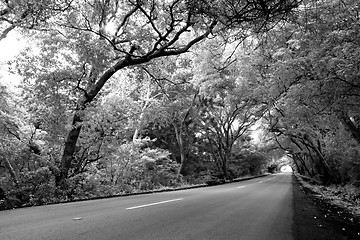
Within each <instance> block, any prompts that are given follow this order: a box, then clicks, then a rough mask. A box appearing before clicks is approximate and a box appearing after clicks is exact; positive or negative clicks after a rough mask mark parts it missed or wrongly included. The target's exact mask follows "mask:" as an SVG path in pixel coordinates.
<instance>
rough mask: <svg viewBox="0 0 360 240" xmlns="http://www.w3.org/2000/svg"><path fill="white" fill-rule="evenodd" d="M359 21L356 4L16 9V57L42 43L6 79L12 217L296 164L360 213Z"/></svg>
mask: <svg viewBox="0 0 360 240" xmlns="http://www.w3.org/2000/svg"><path fill="white" fill-rule="evenodd" d="M359 11H360V6H359V4H358V3H357V1H355V0H345V1H335V0H334V1H332V0H331V1H297V0H292V1H284V0H270V1H262V0H259V1H251V2H250V1H237V0H234V1H221V0H220V1H215V2H214V3H213V4H211V5H209V4H208V3H207V1H202V0H199V1H197V0H196V1H185V0H171V1H161V0H149V1H148V0H146V1H138V0H126V1H118V0H88V1H77V0H59V1H48V0H41V1H29V0H27V1H5V0H1V1H0V43H1V41H4V40H6V39H8V38H11V37H12V34H13V35H14V36H21V38H22V39H24V41H25V42H27V44H25V46H24V49H23V50H22V51H21V52H20V53H19V54H18V55H17V56H16V57H14V58H13V59H12V60H11V61H6V62H1V64H2V65H1V66H0V67H1V68H2V69H6V70H8V71H10V73H9V74H8V75H6V76H5V75H4V76H0V134H1V138H0V209H7V208H14V207H20V206H31V205H42V204H49V203H56V202H61V201H71V200H76V199H90V198H95V197H104V196H112V195H119V194H127V193H134V192H141V191H151V190H155V189H162V188H178V187H180V186H188V185H195V184H204V183H205V184H206V183H208V184H213V183H218V182H222V181H225V180H231V179H235V178H239V177H242V176H250V175H258V174H262V173H264V172H265V171H269V172H276V171H279V169H280V168H281V167H282V166H284V165H289V164H290V165H291V166H292V167H293V169H295V170H296V171H297V172H299V173H300V174H301V175H304V176H307V177H310V178H312V179H315V180H316V181H317V182H318V183H319V184H321V185H326V186H330V185H331V186H336V188H337V189H344V190H346V189H351V198H352V201H354V202H359V199H360V192H359V187H360V162H359V156H360V153H359V150H360V148H359V144H360V128H359V125H360V115H359V113H360V111H359V110H360V109H359V103H360V101H359V96H360V83H359V80H358V79H359V75H360V72H359V71H360V70H359V67H358V66H359V65H360V64H359V59H358V55H359V53H360V42H359V41H360V17H359ZM15 75H16V76H17V77H18V78H20V79H21V80H20V82H19V83H17V84H16V85H15V84H12V85H11V84H10V85H9V84H5V80H6V82H7V83H8V82H11V79H10V80H9V78H11V77H12V76H15ZM339 191H340V190H339Z"/></svg>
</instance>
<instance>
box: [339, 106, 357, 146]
mask: <svg viewBox="0 0 360 240" xmlns="http://www.w3.org/2000/svg"><path fill="white" fill-rule="evenodd" d="M337 116H338V118H339V119H340V122H341V123H342V124H343V126H344V127H345V130H346V131H348V132H349V133H350V134H351V136H352V137H353V138H354V139H355V140H356V141H357V142H358V143H359V144H360V128H359V127H357V126H356V125H355V124H354V122H353V121H351V118H350V117H349V114H348V113H346V112H344V111H340V112H338V114H337Z"/></svg>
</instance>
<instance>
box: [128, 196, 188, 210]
mask: <svg viewBox="0 0 360 240" xmlns="http://www.w3.org/2000/svg"><path fill="white" fill-rule="evenodd" d="M181 200H183V198H177V199H171V200H166V201H162V202H155V203H149V204H144V205H139V206H135V207H129V208H126V210H132V209H137V208H143V207H149V206H154V205H159V204H163V203H169V202H175V201H181Z"/></svg>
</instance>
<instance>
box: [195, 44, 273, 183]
mask: <svg viewBox="0 0 360 240" xmlns="http://www.w3.org/2000/svg"><path fill="white" fill-rule="evenodd" d="M251 50H252V49H248V51H249V52H250V51H251ZM240 51H241V50H240ZM242 51H243V52H246V50H245V49H242ZM231 54H232V55H233V56H234V59H231V56H230V58H229V57H228V56H227V55H226V54H225V53H224V52H223V50H222V47H219V46H217V48H216V43H215V44H210V45H209V48H208V49H206V50H205V51H204V52H202V53H201V56H202V57H201V60H200V63H199V64H197V65H198V66H200V67H199V70H198V72H199V73H198V75H197V76H195V81H196V82H197V84H198V87H199V89H200V96H201V97H202V104H203V109H202V111H201V115H202V116H201V121H202V132H201V133H202V134H205V135H206V138H207V141H208V144H209V146H210V149H211V153H212V155H213V157H214V159H215V161H216V162H217V164H218V166H219V168H220V169H221V171H222V175H223V177H224V178H225V179H226V178H228V176H229V175H228V163H229V161H230V160H231V158H232V155H233V152H232V150H233V147H234V144H236V143H237V142H238V141H239V140H240V138H241V137H242V136H244V134H245V133H247V131H248V130H249V128H250V127H251V126H252V125H253V124H254V123H255V122H256V121H257V120H259V119H260V118H261V116H262V115H263V114H264V112H265V110H266V109H267V103H266V92H265V89H264V88H263V86H261V85H258V84H259V83H261V77H260V75H259V73H258V72H256V69H255V68H254V66H253V65H254V62H252V59H251V58H250V57H248V56H247V57H243V58H240V57H239V55H240V53H239V52H237V53H231ZM244 55H246V54H244ZM235 57H238V58H239V59H236V58H235ZM254 59H255V58H254ZM228 62H230V64H229V63H228ZM262 83H263V85H266V83H265V82H264V81H263V82H262Z"/></svg>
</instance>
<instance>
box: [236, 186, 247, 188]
mask: <svg viewBox="0 0 360 240" xmlns="http://www.w3.org/2000/svg"><path fill="white" fill-rule="evenodd" d="M244 187H245V186H240V187H236V188H244Z"/></svg>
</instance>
